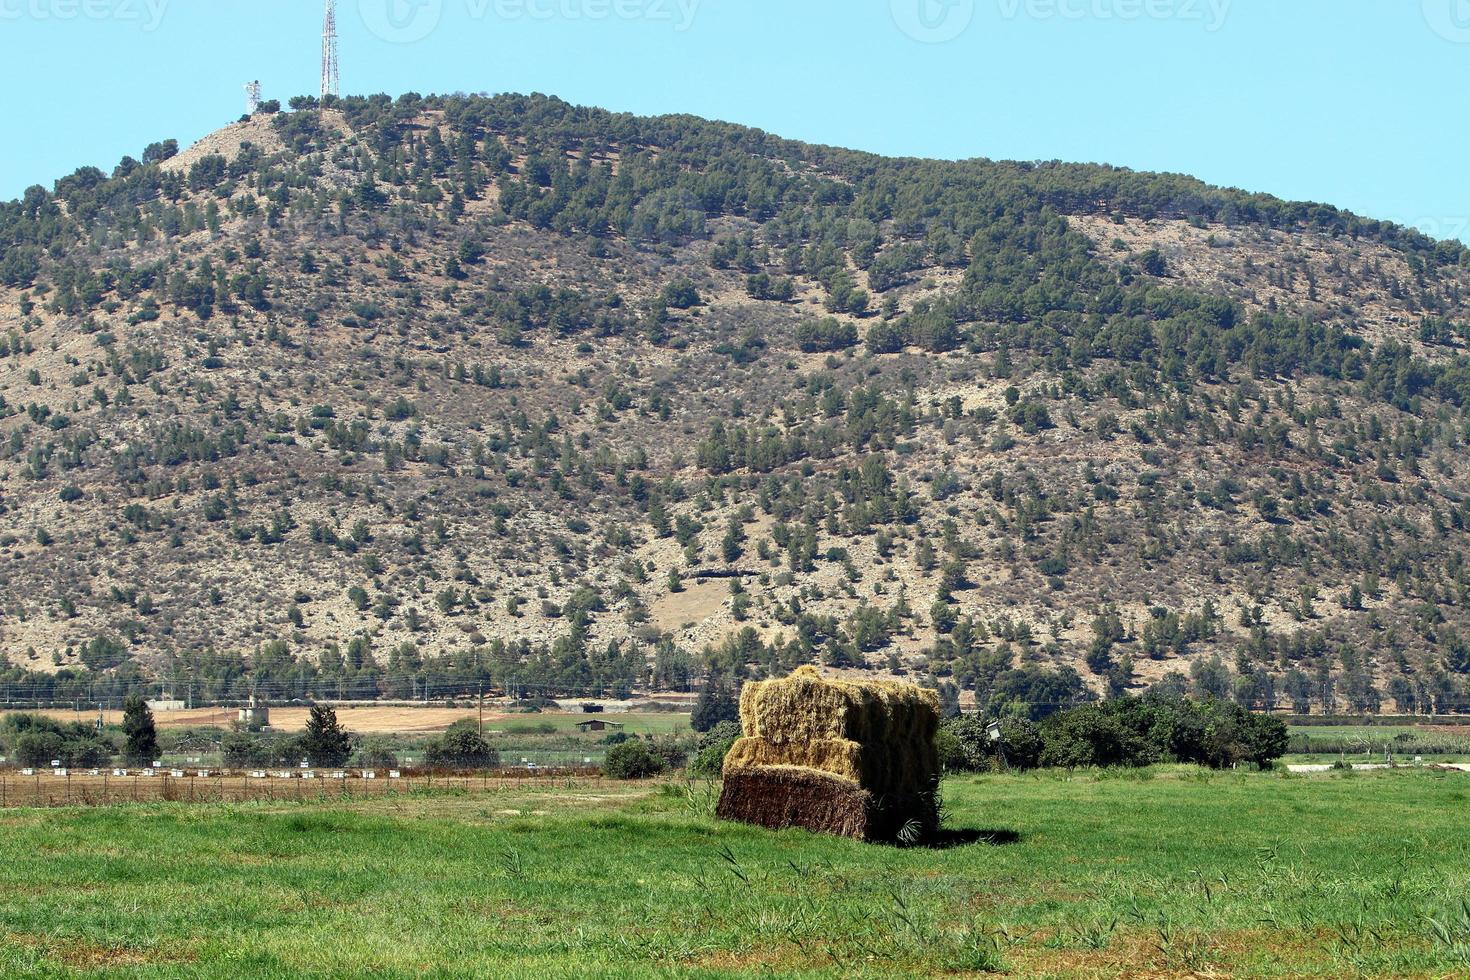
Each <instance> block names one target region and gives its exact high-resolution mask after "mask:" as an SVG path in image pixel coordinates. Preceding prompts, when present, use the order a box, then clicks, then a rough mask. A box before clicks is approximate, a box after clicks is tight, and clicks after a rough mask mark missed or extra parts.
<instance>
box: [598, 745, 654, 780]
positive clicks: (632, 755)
mask: <svg viewBox="0 0 1470 980" xmlns="http://www.w3.org/2000/svg"><path fill="white" fill-rule="evenodd" d="M665 768H666V763H665V762H664V758H663V756H661V755H659V754H658V753H657V752H655V751H653V749H651V748H650V747H649V745H648V743H647V742H644V741H643V740H642V739H631V740H629V741H627V742H624V743H622V744H621V745H614V746H613V747H612V748H610V749H608V750H607V758H606V759H605V760H604V761H603V763H602V771H603V772H604V773H605V774H606V775H607V776H608V778H610V779H647V778H648V777H649V776H657V775H658V774H659V773H661V772H663V771H664V769H665Z"/></svg>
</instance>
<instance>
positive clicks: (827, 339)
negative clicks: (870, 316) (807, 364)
mask: <svg viewBox="0 0 1470 980" xmlns="http://www.w3.org/2000/svg"><path fill="white" fill-rule="evenodd" d="M856 343H857V327H855V326H853V325H852V324H851V323H844V322H843V321H841V320H838V319H837V318H835V317H826V318H824V319H821V320H808V321H806V322H805V323H802V324H800V325H798V326H797V328H796V346H798V347H800V348H801V349H802V350H804V351H806V352H807V353H808V354H819V353H826V352H829V351H839V350H846V349H847V348H849V347H851V346H853V345H854V344H856Z"/></svg>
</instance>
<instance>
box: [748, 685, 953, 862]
mask: <svg viewBox="0 0 1470 980" xmlns="http://www.w3.org/2000/svg"><path fill="white" fill-rule="evenodd" d="M740 720H741V726H742V729H743V732H744V735H745V737H744V738H741V739H739V740H738V741H737V742H736V743H735V744H734V746H733V747H732V748H731V750H730V752H729V754H727V755H726V757H725V767H724V770H725V787H724V791H723V792H722V794H721V801H720V806H721V811H722V813H730V814H734V813H744V812H747V811H750V812H754V811H755V810H759V809H760V808H761V807H762V806H765V805H767V804H770V805H772V806H775V807H776V810H777V812H778V813H779V812H785V811H784V810H782V806H781V805H780V801H781V799H782V796H781V794H782V793H783V792H789V793H790V794H792V801H791V803H790V807H789V808H788V809H790V808H795V809H794V810H792V813H795V814H797V816H791V817H790V819H791V820H792V821H795V822H793V823H790V824H789V825H792V826H805V827H808V828H809V829H813V830H819V831H822V832H827V833H838V832H843V833H845V832H846V831H841V830H824V829H823V828H824V827H826V826H828V825H833V826H846V824H844V823H843V818H842V817H841V816H840V815H827V816H821V815H813V814H812V813H809V812H808V811H809V810H811V809H812V808H813V807H817V806H818V801H819V800H822V799H829V798H830V799H832V800H837V799H838V798H839V797H840V794H836V793H835V791H832V790H830V786H829V783H830V782H831V781H832V780H837V781H840V782H841V783H843V784H844V785H846V786H847V787H848V788H849V790H857V791H861V792H863V793H866V794H868V795H867V796H866V797H864V799H863V806H864V807H865V808H866V810H865V812H866V816H865V817H864V819H863V821H862V825H863V830H862V836H863V837H864V838H866V839H880V838H891V837H893V836H895V835H897V834H898V833H899V831H900V830H901V829H902V828H903V827H904V826H905V825H906V824H908V823H909V822H910V821H913V820H918V821H919V822H920V823H921V824H922V825H923V826H925V827H930V828H932V827H933V826H934V825H935V824H936V822H937V790H938V786H939V755H938V751H937V749H936V747H935V743H934V736H935V734H936V732H937V730H938V727H939V699H938V696H937V695H936V694H935V693H934V692H933V691H926V690H923V689H921V688H918V687H915V686H914V685H911V684H899V683H853V682H850V681H840V680H827V679H824V678H823V677H822V676H821V674H820V673H819V672H818V671H817V669H816V668H814V667H802V668H800V669H798V670H797V671H796V672H794V673H793V674H792V675H791V676H790V677H787V678H784V679H781V680H769V681H761V682H758V683H751V684H747V685H745V688H744V689H743V690H742V691H741V694H740ZM794 773H795V774H804V775H803V776H802V777H801V778H798V777H797V776H796V775H793V774H794ZM762 774H765V776H766V777H768V778H764V779H763V778H762ZM823 787H827V788H826V789H823ZM745 792H757V793H758V794H760V796H761V797H762V799H765V800H766V803H762V804H759V805H757V804H756V803H750V802H748V801H741V800H739V799H738V797H739V796H740V794H742V793H745ZM843 799H844V800H845V802H843V803H842V805H849V806H850V805H851V804H852V800H851V799H846V798H843ZM772 800H774V801H775V802H774V803H771V801H772ZM788 816H789V815H788ZM798 816H799V817H800V819H799V820H798V819H797V817H798ZM731 819H745V818H744V817H733V816H732V817H731ZM771 819H773V820H776V821H777V824H779V825H781V826H786V825H788V824H785V823H780V821H781V820H784V819H787V818H785V817H773V818H771ZM750 822H755V823H760V824H761V825H763V826H772V825H773V824H771V823H768V822H766V821H765V820H764V819H755V820H752V821H750Z"/></svg>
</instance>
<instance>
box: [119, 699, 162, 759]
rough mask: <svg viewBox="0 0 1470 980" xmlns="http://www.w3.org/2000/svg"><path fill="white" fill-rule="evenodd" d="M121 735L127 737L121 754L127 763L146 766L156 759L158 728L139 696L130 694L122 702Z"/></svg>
mask: <svg viewBox="0 0 1470 980" xmlns="http://www.w3.org/2000/svg"><path fill="white" fill-rule="evenodd" d="M123 734H125V735H126V736H127V745H126V746H125V747H124V749H123V754H124V755H125V756H126V757H127V759H128V761H129V762H132V763H141V764H146V763H150V762H152V761H154V760H155V759H157V758H158V728H157V726H155V725H154V723H153V712H152V711H150V710H149V709H148V704H147V702H145V701H144V700H143V698H142V697H141V696H140V695H137V694H130V695H128V698H127V700H126V701H124V702H123Z"/></svg>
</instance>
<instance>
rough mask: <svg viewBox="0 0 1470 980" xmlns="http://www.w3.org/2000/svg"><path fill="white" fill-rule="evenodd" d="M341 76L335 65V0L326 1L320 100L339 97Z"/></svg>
mask: <svg viewBox="0 0 1470 980" xmlns="http://www.w3.org/2000/svg"><path fill="white" fill-rule="evenodd" d="M340 88H341V74H340V69H339V68H338V65H337V0H327V16H326V20H324V21H323V22H322V98H323V99H324V100H325V99H326V97H327V96H329V95H330V96H332V97H333V98H336V97H337V96H338V95H341V94H342V93H341V91H340Z"/></svg>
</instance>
